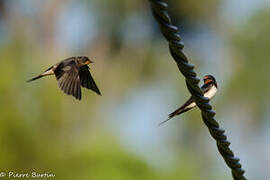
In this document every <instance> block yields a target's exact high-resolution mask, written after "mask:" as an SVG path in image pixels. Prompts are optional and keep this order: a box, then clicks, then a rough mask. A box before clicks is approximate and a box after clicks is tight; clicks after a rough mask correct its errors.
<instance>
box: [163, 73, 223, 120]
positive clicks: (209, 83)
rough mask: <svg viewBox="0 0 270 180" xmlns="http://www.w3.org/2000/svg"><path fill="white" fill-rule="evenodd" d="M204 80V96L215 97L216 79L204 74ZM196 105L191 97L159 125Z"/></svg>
mask: <svg viewBox="0 0 270 180" xmlns="http://www.w3.org/2000/svg"><path fill="white" fill-rule="evenodd" d="M203 81H204V84H203V85H202V87H201V89H202V90H203V95H204V97H207V98H209V99H212V98H213V97H214V95H215V94H216V92H217V88H218V87H217V82H216V79H215V78H214V77H213V76H211V75H206V76H204V78H203ZM196 106H197V105H196V103H195V102H194V100H193V98H192V97H190V98H189V99H188V100H187V101H186V102H185V103H184V104H183V105H182V106H181V107H180V108H178V109H176V110H175V111H174V112H172V113H171V114H169V117H168V119H167V120H165V121H163V122H161V123H159V125H161V124H163V123H165V122H167V121H169V120H170V119H172V118H173V117H175V116H177V115H180V114H182V113H184V112H187V111H189V110H191V109H193V108H194V107H196Z"/></svg>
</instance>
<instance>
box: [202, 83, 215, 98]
mask: <svg viewBox="0 0 270 180" xmlns="http://www.w3.org/2000/svg"><path fill="white" fill-rule="evenodd" d="M216 92H217V88H216V86H212V87H211V89H210V90H208V91H207V92H206V93H205V94H204V95H203V96H204V97H207V98H209V99H211V98H212V97H214V95H215V94H216Z"/></svg>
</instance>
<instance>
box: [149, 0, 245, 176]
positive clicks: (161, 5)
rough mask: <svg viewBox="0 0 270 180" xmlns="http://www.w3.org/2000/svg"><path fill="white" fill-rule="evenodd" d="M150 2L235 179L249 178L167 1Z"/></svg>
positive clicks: (172, 52) (162, 31)
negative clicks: (186, 51)
mask: <svg viewBox="0 0 270 180" xmlns="http://www.w3.org/2000/svg"><path fill="white" fill-rule="evenodd" d="M149 2H150V4H151V9H152V13H153V16H154V17H155V19H156V21H157V22H158V23H159V26H160V29H161V33H162V34H163V35H164V37H165V38H166V39H167V41H168V42H169V50H170V53H171V55H172V57H173V59H174V60H175V62H176V64H177V66H178V68H179V70H180V72H181V73H182V74H183V75H184V76H185V80H186V85H187V88H188V90H189V92H190V93H191V95H192V97H193V99H194V100H195V102H196V104H197V105H198V107H199V108H200V110H201V113H202V119H203V122H204V123H205V125H206V126H207V127H208V129H209V132H210V134H211V136H212V137H213V138H214V139H215V140H216V143H217V147H218V151H219V153H220V154H221V155H222V157H223V159H224V160H225V162H226V164H227V165H228V166H229V167H230V168H231V171H232V176H233V178H234V180H247V179H246V177H245V176H244V173H245V171H244V170H243V169H242V168H241V167H242V165H241V164H240V162H239V161H240V159H239V158H237V157H235V156H234V153H233V152H232V150H231V149H230V147H229V146H230V142H229V141H228V140H227V136H226V135H225V134H224V133H225V130H223V129H221V128H220V127H219V124H218V122H217V121H216V120H215V119H214V116H215V114H216V113H215V111H213V110H212V106H211V105H210V104H209V99H208V98H206V97H204V96H203V92H202V90H201V88H200V87H199V85H198V84H199V82H200V79H198V78H197V77H196V73H195V71H194V70H193V69H194V67H195V66H194V65H192V64H189V61H188V58H187V56H186V55H185V54H184V52H183V48H184V44H183V43H182V42H181V37H180V35H179V34H178V33H179V32H178V28H177V27H176V26H174V25H173V24H172V22H171V19H170V16H169V15H168V12H167V7H168V5H167V3H165V2H162V1H161V0H149Z"/></svg>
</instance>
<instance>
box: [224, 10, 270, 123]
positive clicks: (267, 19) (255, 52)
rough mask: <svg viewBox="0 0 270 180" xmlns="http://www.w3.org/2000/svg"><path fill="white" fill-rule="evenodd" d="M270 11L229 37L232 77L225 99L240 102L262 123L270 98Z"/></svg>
mask: <svg viewBox="0 0 270 180" xmlns="http://www.w3.org/2000/svg"><path fill="white" fill-rule="evenodd" d="M269 29H270V10H269V9H263V10H261V11H258V12H257V13H256V14H254V15H253V16H252V17H251V18H250V19H249V20H248V22H246V24H245V25H244V26H243V27H241V28H240V29H239V30H238V32H237V33H235V35H234V36H233V40H232V41H233V45H234V46H235V50H234V54H235V58H234V61H235V66H236V69H235V74H234V76H235V77H234V78H233V80H232V82H231V84H230V85H229V87H230V88H229V96H231V97H232V98H233V99H235V100H239V99H243V100H244V101H245V102H246V103H248V104H249V106H251V109H253V113H254V117H256V121H257V120H262V119H263V117H264V112H266V110H267V109H266V108H267V104H268V102H269V97H270V93H269V92H270V83H269V82H270V81H269V77H270V71H269V67H270V61H269V60H268V57H270V51H268V50H267V49H269V48H270V36H268V33H269Z"/></svg>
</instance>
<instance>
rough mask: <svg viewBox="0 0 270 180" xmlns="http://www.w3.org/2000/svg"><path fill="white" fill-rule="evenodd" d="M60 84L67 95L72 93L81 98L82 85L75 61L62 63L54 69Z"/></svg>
mask: <svg viewBox="0 0 270 180" xmlns="http://www.w3.org/2000/svg"><path fill="white" fill-rule="evenodd" d="M54 73H55V76H56V79H57V81H58V86H59V87H60V89H61V90H62V91H63V92H64V93H66V94H67V95H72V96H74V97H75V98H76V99H78V100H81V86H80V77H79V69H78V67H77V66H76V64H75V62H70V63H68V64H64V63H60V64H59V65H58V66H57V68H56V69H55V70H54Z"/></svg>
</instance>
